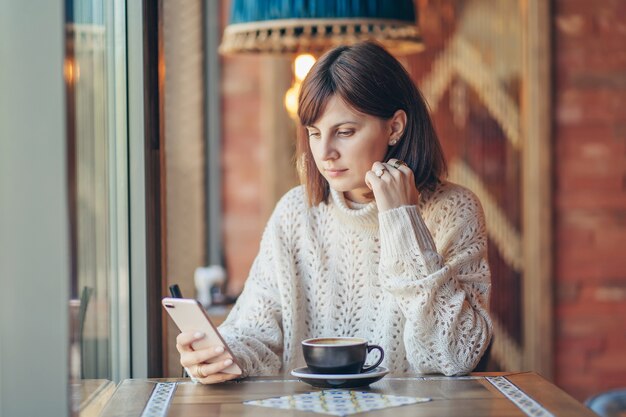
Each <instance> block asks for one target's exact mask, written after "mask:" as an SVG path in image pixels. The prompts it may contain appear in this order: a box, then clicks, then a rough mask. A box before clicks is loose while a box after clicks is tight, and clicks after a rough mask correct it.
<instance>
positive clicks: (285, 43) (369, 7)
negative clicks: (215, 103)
mask: <svg viewBox="0 0 626 417" xmlns="http://www.w3.org/2000/svg"><path fill="white" fill-rule="evenodd" d="M416 22H417V13H416V10H415V6H414V4H413V0H391V1H390V0H308V1H305V0H257V1H249V0H232V3H231V12H230V22H229V24H228V26H227V27H226V28H225V29H224V36H223V38H222V43H221V45H220V47H219V51H220V53H222V54H239V53H264V54H278V55H285V54H288V55H297V56H298V58H300V57H301V56H303V55H302V54H321V53H323V52H325V51H326V50H328V49H330V48H333V47H335V46H339V45H350V44H353V43H356V42H359V41H363V40H368V39H372V40H376V41H378V42H380V43H381V44H382V45H383V46H385V47H386V48H387V49H388V50H389V51H391V52H392V53H395V54H399V55H404V54H409V53H414V52H419V51H421V50H423V49H424V44H423V42H422V36H421V33H420V30H419V27H418V26H417V23H416ZM308 56H309V57H308V58H302V59H304V61H301V62H303V64H298V63H297V62H294V70H296V69H297V68H298V66H299V65H304V63H307V65H308V63H309V62H311V58H312V57H311V56H310V55H308ZM313 62H315V61H314V60H313ZM311 65H312V64H311ZM308 68H310V65H309V66H308ZM306 72H308V69H307V70H306ZM305 75H306V73H305ZM298 77H299V75H298V74H297V73H296V74H295V75H294V83H293V85H292V87H291V88H290V89H289V91H287V94H286V95H285V106H286V107H287V109H288V111H289V114H290V115H292V117H295V114H296V111H297V110H296V109H297V97H298V95H297V93H298V91H299V84H300V82H301V81H302V79H303V78H304V77H302V78H298Z"/></svg>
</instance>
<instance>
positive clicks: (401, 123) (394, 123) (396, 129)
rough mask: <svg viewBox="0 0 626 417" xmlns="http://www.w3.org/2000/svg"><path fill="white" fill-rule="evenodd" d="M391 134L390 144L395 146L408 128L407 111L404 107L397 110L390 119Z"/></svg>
mask: <svg viewBox="0 0 626 417" xmlns="http://www.w3.org/2000/svg"><path fill="white" fill-rule="evenodd" d="M389 127H390V128H391V129H390V130H391V134H390V135H389V146H393V145H395V144H396V143H398V141H399V140H400V138H401V137H402V134H403V133H404V129H405V128H406V112H405V111H404V110H402V109H400V110H397V111H396V112H395V113H394V114H393V116H391V119H390V120H389Z"/></svg>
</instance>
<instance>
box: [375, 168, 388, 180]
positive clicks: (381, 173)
mask: <svg viewBox="0 0 626 417" xmlns="http://www.w3.org/2000/svg"><path fill="white" fill-rule="evenodd" d="M385 171H386V169H385V168H379V169H377V170H376V171H374V175H376V176H377V177H378V178H380V177H382V176H383V174H384V173H385Z"/></svg>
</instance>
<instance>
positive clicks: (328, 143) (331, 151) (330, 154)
mask: <svg viewBox="0 0 626 417" xmlns="http://www.w3.org/2000/svg"><path fill="white" fill-rule="evenodd" d="M322 143H323V145H322V158H323V160H324V161H328V160H333V159H337V158H338V157H339V152H337V149H336V147H335V144H334V142H333V141H332V140H329V139H326V140H324V141H322Z"/></svg>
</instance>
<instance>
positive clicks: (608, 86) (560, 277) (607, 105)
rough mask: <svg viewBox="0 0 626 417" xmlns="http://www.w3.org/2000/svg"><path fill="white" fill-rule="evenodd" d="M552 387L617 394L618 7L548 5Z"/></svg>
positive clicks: (624, 332)
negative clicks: (551, 104) (551, 124)
mask: <svg viewBox="0 0 626 417" xmlns="http://www.w3.org/2000/svg"><path fill="white" fill-rule="evenodd" d="M553 8H554V18H553V22H554V53H553V64H554V102H555V109H554V127H555V130H554V133H555V136H554V137H555V139H554V140H555V141H554V151H555V155H554V168H555V171H554V172H555V183H554V184H555V193H554V204H555V229H554V230H555V257H556V259H555V273H556V294H557V300H556V311H555V314H556V352H555V353H556V357H555V365H556V374H555V375H556V383H557V384H558V385H559V386H560V387H562V388H563V389H565V390H566V391H567V392H569V393H570V394H572V395H573V396H575V397H576V398H578V399H579V400H584V399H585V398H587V397H588V396H589V395H592V394H594V393H597V392H599V391H602V390H606V389H610V388H614V387H626V47H625V46H624V45H625V44H626V2H624V1H611V0H601V1H587V0H557V1H555V2H554V6H553Z"/></svg>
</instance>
